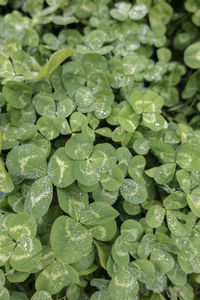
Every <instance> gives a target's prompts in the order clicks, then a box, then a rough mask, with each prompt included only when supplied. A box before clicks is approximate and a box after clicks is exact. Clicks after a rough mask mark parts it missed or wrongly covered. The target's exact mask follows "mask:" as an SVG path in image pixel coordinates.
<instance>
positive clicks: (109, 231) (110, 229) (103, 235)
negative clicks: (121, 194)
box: [89, 220, 117, 242]
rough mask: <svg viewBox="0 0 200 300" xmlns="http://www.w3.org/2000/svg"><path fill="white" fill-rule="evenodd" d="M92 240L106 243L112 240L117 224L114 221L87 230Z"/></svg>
mask: <svg viewBox="0 0 200 300" xmlns="http://www.w3.org/2000/svg"><path fill="white" fill-rule="evenodd" d="M89 230H90V232H91V234H92V236H93V238H95V239H96V240H98V241H102V242H107V241H110V240H112V239H113V237H114V236H115V234H116V232H117V224H116V221H115V220H112V221H110V222H108V223H104V224H101V225H97V226H94V227H91V229H89Z"/></svg>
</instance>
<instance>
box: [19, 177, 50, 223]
mask: <svg viewBox="0 0 200 300" xmlns="http://www.w3.org/2000/svg"><path fill="white" fill-rule="evenodd" d="M52 198H53V186H52V183H51V180H50V179H49V178H48V176H44V177H41V178H39V179H37V180H36V181H35V182H33V183H32V185H31V187H30V190H29V191H28V193H27V195H26V199H25V203H24V210H25V211H26V212H28V213H29V214H31V215H33V216H34V217H35V218H36V219H39V218H41V217H42V216H44V215H45V214H46V213H47V211H48V209H49V206H50V204H51V201H52Z"/></svg>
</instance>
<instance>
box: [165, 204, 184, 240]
mask: <svg viewBox="0 0 200 300" xmlns="http://www.w3.org/2000/svg"><path fill="white" fill-rule="evenodd" d="M166 216H167V224H168V228H169V230H170V231H171V233H173V234H174V235H176V236H185V235H187V234H188V229H187V227H186V225H185V224H182V223H181V222H179V220H178V217H179V218H180V217H182V219H183V220H184V221H185V218H184V214H182V215H179V216H177V214H176V213H175V211H172V210H168V211H167V213H166Z"/></svg>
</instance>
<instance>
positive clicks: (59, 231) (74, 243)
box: [50, 216, 92, 264]
mask: <svg viewBox="0 0 200 300" xmlns="http://www.w3.org/2000/svg"><path fill="white" fill-rule="evenodd" d="M50 240H51V247H52V249H53V252H54V253H55V256H56V258H58V259H61V260H62V261H63V262H64V263H66V264H71V263H75V262H76V261H78V260H79V259H80V258H81V257H82V256H84V255H85V254H87V253H88V251H90V249H91V246H92V238H91V235H90V233H89V232H88V231H87V229H85V228H84V227H83V226H82V225H81V224H78V223H77V222H75V221H74V220H73V219H72V218H69V217H67V216H61V217H59V218H57V219H56V220H55V222H54V224H53V226H52V230H51V236H50ZM63 249H64V251H63Z"/></svg>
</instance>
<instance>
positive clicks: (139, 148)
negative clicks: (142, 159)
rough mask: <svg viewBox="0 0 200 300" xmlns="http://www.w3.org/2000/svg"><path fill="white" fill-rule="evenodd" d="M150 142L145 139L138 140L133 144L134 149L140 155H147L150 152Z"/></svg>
mask: <svg viewBox="0 0 200 300" xmlns="http://www.w3.org/2000/svg"><path fill="white" fill-rule="evenodd" d="M149 148H150V147H149V141H148V140H147V139H145V138H142V137H141V138H137V139H136V140H135V141H134V143H133V149H134V151H135V152H136V153H138V154H140V155H145V154H147V153H148V151H149Z"/></svg>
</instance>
